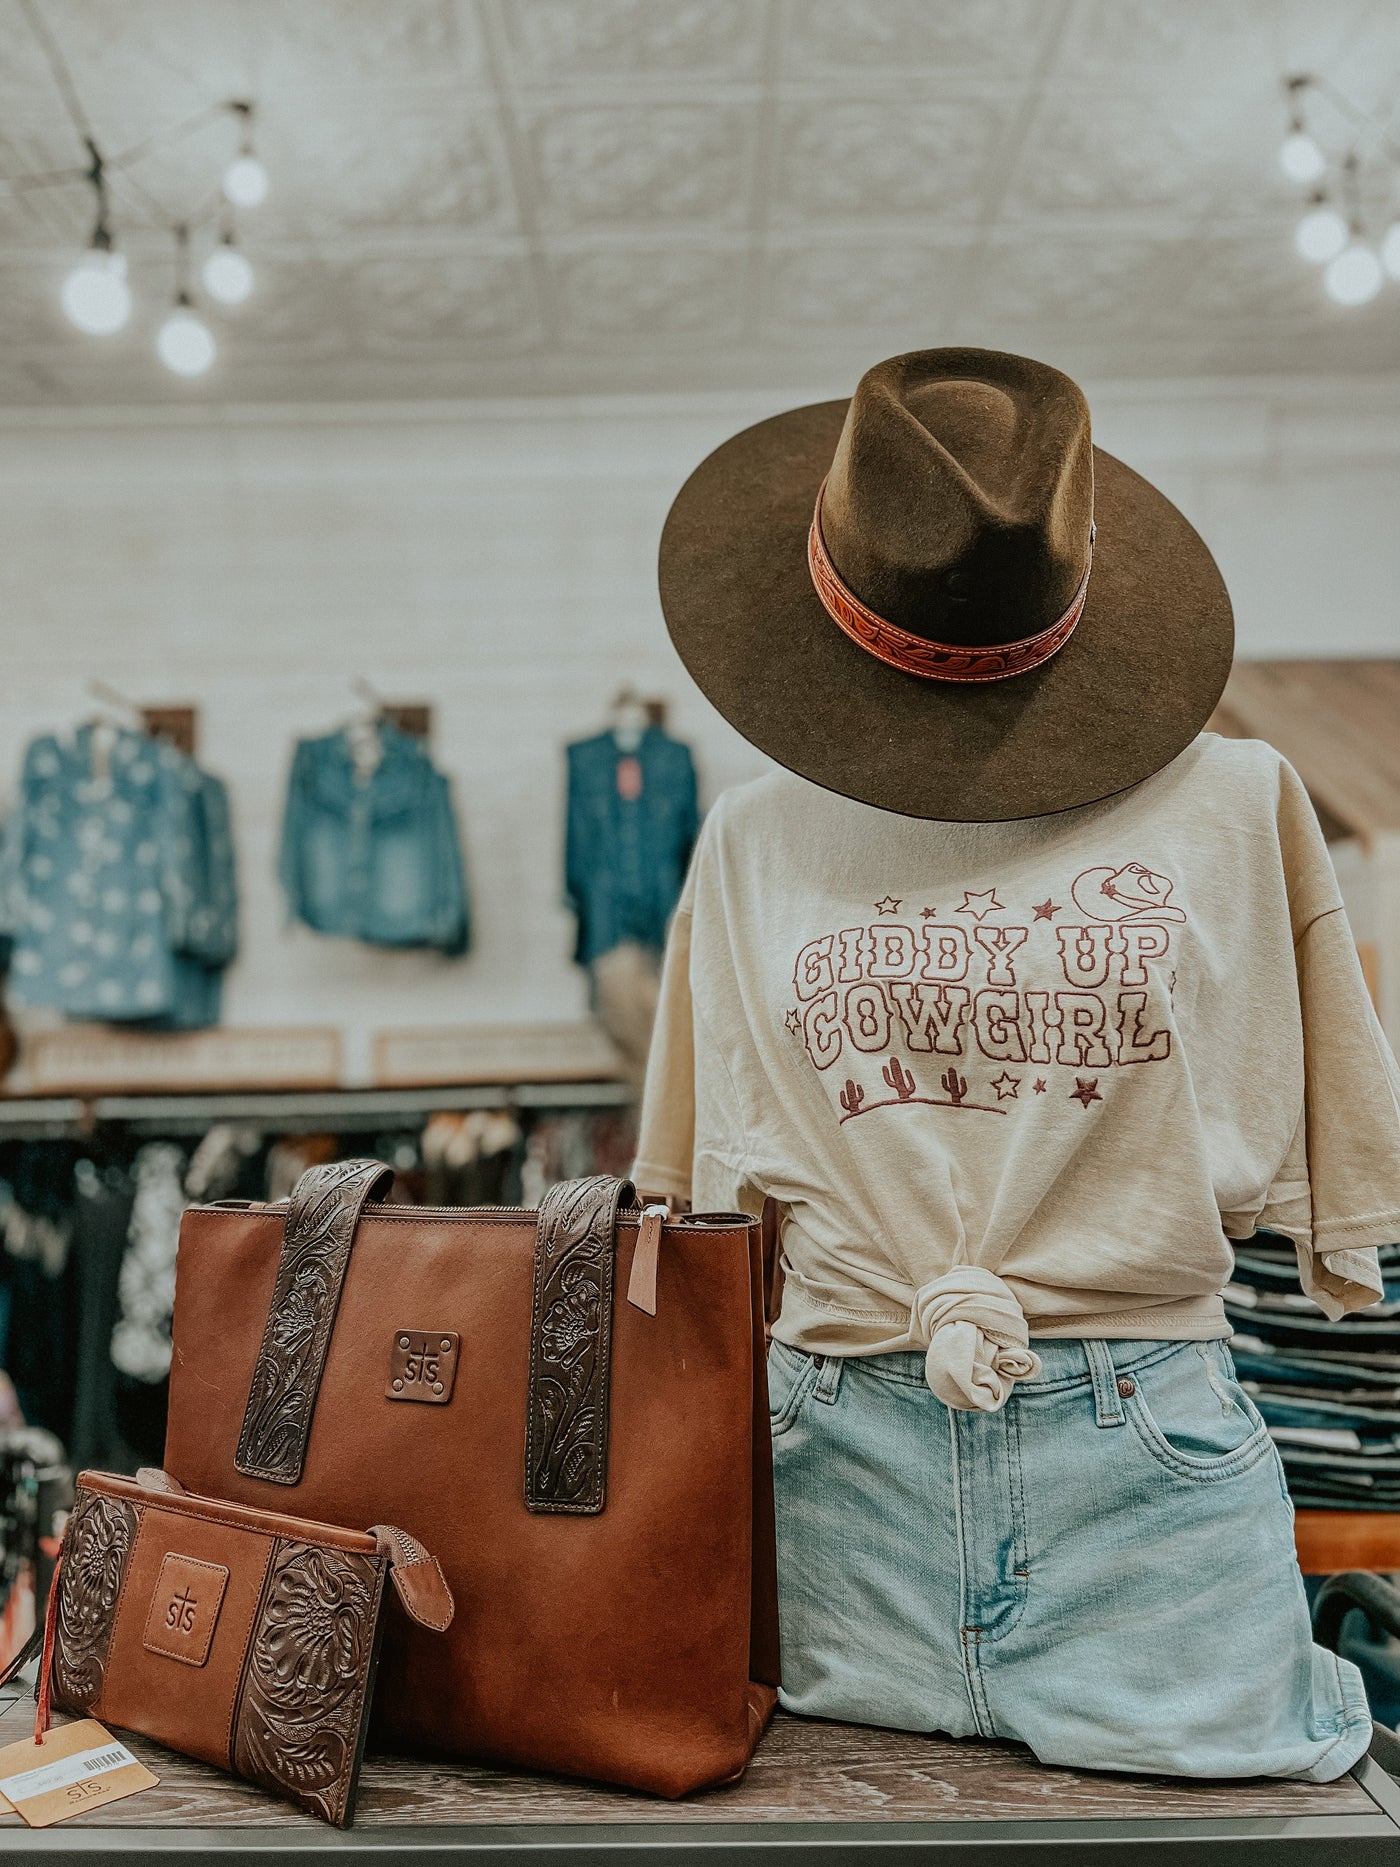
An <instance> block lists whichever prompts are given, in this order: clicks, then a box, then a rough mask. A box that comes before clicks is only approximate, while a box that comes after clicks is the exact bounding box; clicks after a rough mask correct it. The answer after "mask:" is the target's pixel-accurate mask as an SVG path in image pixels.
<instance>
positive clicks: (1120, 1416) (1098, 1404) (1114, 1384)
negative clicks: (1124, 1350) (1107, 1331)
mask: <svg viewBox="0 0 1400 1867" xmlns="http://www.w3.org/2000/svg"><path fill="white" fill-rule="evenodd" d="M1084 1358H1085V1360H1086V1361H1087V1362H1088V1364H1089V1378H1090V1380H1092V1382H1093V1384H1094V1424H1095V1426H1124V1425H1126V1424H1127V1419H1128V1416H1127V1414H1126V1413H1125V1412H1124V1411H1123V1401H1122V1397H1121V1396H1120V1394H1119V1392H1118V1371H1117V1369H1116V1368H1115V1367H1114V1365H1113V1356H1112V1355H1111V1354H1110V1353H1109V1349H1108V1344H1107V1342H1100V1341H1098V1340H1096V1339H1093V1338H1086V1339H1085V1342H1084Z"/></svg>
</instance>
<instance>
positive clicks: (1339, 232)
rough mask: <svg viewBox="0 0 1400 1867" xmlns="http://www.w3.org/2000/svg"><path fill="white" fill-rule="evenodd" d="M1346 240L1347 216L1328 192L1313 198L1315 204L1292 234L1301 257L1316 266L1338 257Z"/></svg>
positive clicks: (1319, 193)
mask: <svg viewBox="0 0 1400 1867" xmlns="http://www.w3.org/2000/svg"><path fill="white" fill-rule="evenodd" d="M1346 243H1347V223H1346V217H1345V215H1343V214H1339V213H1338V212H1337V210H1336V208H1334V207H1332V206H1331V205H1330V203H1329V202H1328V199H1327V197H1326V195H1325V194H1323V193H1321V191H1319V192H1318V193H1317V194H1315V195H1314V196H1313V198H1312V205H1311V207H1309V209H1308V211H1307V213H1306V214H1304V216H1303V218H1302V219H1301V220H1300V221H1299V222H1298V226H1297V229H1296V231H1295V232H1294V235H1293V244H1294V246H1295V247H1296V248H1297V251H1298V256H1299V258H1300V259H1310V260H1312V261H1313V262H1314V263H1315V264H1316V265H1319V266H1320V265H1322V263H1323V262H1324V261H1325V260H1329V259H1335V258H1336V256H1337V254H1338V253H1340V252H1341V250H1342V248H1343V247H1344V246H1345V245H1346Z"/></svg>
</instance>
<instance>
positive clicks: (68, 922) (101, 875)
mask: <svg viewBox="0 0 1400 1867" xmlns="http://www.w3.org/2000/svg"><path fill="white" fill-rule="evenodd" d="M0 931H3V932H5V933H8V935H9V936H10V937H11V939H12V942H13V954H12V959H11V977H10V986H9V992H10V999H11V1002H12V1003H13V1004H15V1005H16V1006H46V1007H49V1008H51V1009H53V1010H57V1011H62V1012H65V1013H66V1014H67V1015H68V1016H69V1017H70V1018H93V1019H102V1020H104V1021H108V1022H117V1023H139V1024H147V1025H150V1024H154V1025H164V1026H167V1027H173V1028H179V1029H190V1028H197V1027H200V1026H203V1025H208V1024H213V1023H217V1021H218V1016H219V1000H220V975H221V970H222V968H223V967H225V966H227V965H228V963H229V962H230V960H231V959H232V958H233V956H234V953H235V950H236V948H237V894H236V887H235V881H234V863H233V841H232V836H231V833H230V828H229V811H228V798H227V795H226V793H225V790H224V787H223V785H222V784H221V783H220V781H219V780H218V779H217V778H214V777H211V776H210V775H209V773H207V772H204V771H202V770H201V769H200V768H199V766H198V765H196V764H195V762H194V761H193V759H189V758H186V757H185V756H184V755H183V753H180V752H177V751H176V750H175V749H174V747H172V746H169V745H166V744H164V743H163V742H161V741H158V740H155V739H151V738H149V737H147V735H146V734H144V733H138V732H130V731H126V730H120V731H113V732H111V733H110V734H106V733H100V732H99V729H98V728H96V727H93V726H91V725H89V726H83V727H81V728H80V729H79V730H78V732H77V733H76V734H75V735H74V736H73V738H72V739H71V740H62V739H59V738H56V737H55V736H53V735H52V734H46V735H44V736H43V737H41V738H38V739H36V740H35V741H34V742H33V743H32V744H31V746H30V747H29V750H28V752H27V754H26V756H25V761H24V771H23V775H22V778H21V781H20V792H19V797H18V800H17V802H16V806H15V809H14V811H13V813H12V815H11V817H10V819H9V822H8V824H7V825H6V830H5V836H4V841H3V846H0Z"/></svg>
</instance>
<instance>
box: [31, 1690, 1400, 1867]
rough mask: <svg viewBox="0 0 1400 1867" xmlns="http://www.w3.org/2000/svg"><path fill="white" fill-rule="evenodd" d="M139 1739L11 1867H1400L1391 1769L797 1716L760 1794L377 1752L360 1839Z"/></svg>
mask: <svg viewBox="0 0 1400 1867" xmlns="http://www.w3.org/2000/svg"><path fill="white" fill-rule="evenodd" d="M6 1696H7V1697H8V1695H6ZM32 1718H33V1708H32V1705H31V1703H30V1701H29V1698H28V1695H26V1696H25V1697H24V1698H23V1699H22V1700H14V1699H10V1700H9V1702H8V1704H7V1705H6V1707H5V1709H4V1711H3V1713H0V1743H13V1742H14V1740H15V1739H16V1738H18V1737H21V1736H24V1735H26V1734H27V1733H28V1732H29V1731H30V1730H31V1729H32ZM124 1735H125V1734H124ZM126 1742H127V1743H128V1744H129V1746H130V1748H131V1750H132V1751H133V1752H134V1753H135V1754H136V1755H137V1756H139V1757H140V1758H141V1760H142V1761H143V1762H144V1763H146V1764H148V1765H149V1766H150V1768H151V1769H153V1770H154V1771H155V1772H156V1774H157V1775H158V1776H159V1777H160V1779H161V1780H160V1785H159V1787H158V1788H155V1789H149V1790H146V1791H144V1792H143V1793H142V1794H141V1795H138V1796H133V1797H131V1798H130V1799H129V1800H127V1801H125V1802H116V1803H111V1804H109V1805H108V1806H107V1807H106V1808H103V1809H97V1810H94V1811H93V1813H92V1814H91V1815H90V1816H77V1817H75V1818H74V1819H73V1820H71V1821H67V1822H64V1823H62V1824H61V1825H59V1826H58V1827H56V1828H49V1829H42V1830H31V1829H28V1828H25V1827H24V1826H23V1825H22V1823H21V1822H20V1819H19V1817H18V1816H16V1815H9V1816H4V1817H0V1867H17V1864H18V1863H27V1862H31V1861H33V1862H48V1861H51V1860H52V1859H53V1858H54V1857H55V1856H66V1855H73V1854H79V1855H81V1854H86V1855H88V1856H89V1857H90V1858H91V1859H93V1860H94V1861H100V1862H102V1863H104V1867H105V1863H106V1862H109V1861H111V1862H114V1863H119V1864H120V1867H138V1864H143V1867H144V1864H147V1863H149V1864H150V1867H183V1864H185V1863H193V1862H194V1861H196V1860H201V1861H207V1860H208V1859H209V1858H211V1857H212V1858H213V1859H214V1860H216V1861H217V1862H218V1863H219V1867H236V1864H237V1867H242V1864H243V1863H247V1864H248V1867H252V1864H253V1863H257V1867H276V1864H279V1863H281V1862H284V1861H285V1862H302V1861H310V1860H312V1859H320V1858H324V1857H325V1855H326V1854H327V1853H328V1852H331V1853H337V1854H340V1855H347V1854H348V1855H350V1856H352V1857H359V1856H363V1857H364V1858H365V1859H366V1860H371V1859H372V1860H374V1861H375V1862H377V1863H379V1867H391V1864H392V1867H398V1864H399V1863H400V1862H404V1863H411V1864H412V1867H447V1864H448V1863H452V1864H453V1867H545V1863H546V1862H550V1863H552V1862H554V1861H559V1862H561V1863H562V1862H565V1861H567V1867H603V1863H605V1862H607V1863H611V1862H616V1863H619V1867H621V1863H623V1862H624V1861H625V1862H626V1863H627V1867H700V1864H701V1863H702V1862H709V1861H712V1860H713V1857H714V1855H715V1853H716V1851H717V1850H723V1851H724V1853H726V1854H727V1855H728V1856H729V1859H730V1861H731V1862H733V1863H735V1867H737V1863H738V1862H739V1861H740V1860H742V1861H744V1862H755V1863H757V1862H759V1861H763V1862H765V1863H766V1862H767V1861H769V1860H772V1861H774V1862H777V1861H778V1860H780V1859H781V1861H783V1862H793V1861H794V1860H795V1862H796V1863H797V1867H814V1864H816V1867H848V1863H850V1861H851V1860H852V1859H853V1857H854V1856H855V1855H856V1854H858V1853H861V1852H863V1851H865V1850H867V1849H868V1850H871V1851H874V1850H879V1853H880V1855H881V1856H882V1858H883V1857H888V1856H889V1855H890V1854H891V1853H893V1854H894V1855H895V1856H897V1858H898V1860H899V1861H900V1862H901V1863H910V1864H911V1867H912V1863H914V1862H919V1863H923V1862H925V1861H927V1862H928V1863H929V1864H930V1867H957V1864H958V1863H961V1862H965V1861H967V1862H977V1863H989V1862H1001V1863H1006V1864H1007V1867H1009V1864H1010V1863H1012V1862H1016V1863H1020V1864H1024V1863H1028V1862H1031V1863H1034V1864H1035V1867H1084V1863H1086V1862H1090V1863H1093V1867H1117V1863H1120V1862H1122V1863H1128V1862H1132V1863H1134V1867H1136V1864H1137V1863H1140V1862H1151V1861H1155V1860H1157V1859H1158V1858H1161V1859H1162V1860H1164V1861H1165V1860H1168V1859H1169V1860H1170V1861H1171V1863H1172V1867H1207V1864H1208V1867H1218V1864H1220V1863H1230V1864H1231V1867H1256V1864H1257V1867H1265V1863H1267V1864H1268V1867H1275V1864H1276V1863H1288V1862H1296V1863H1298V1864H1299V1867H1303V1864H1304V1863H1307V1864H1308V1867H1317V1864H1318V1863H1320V1862H1322V1861H1324V1860H1325V1861H1332V1860H1337V1861H1343V1860H1344V1861H1345V1862H1346V1863H1347V1867H1352V1864H1353V1863H1355V1864H1356V1867H1369V1864H1370V1863H1380V1862H1385V1863H1390V1864H1392V1867H1393V1864H1395V1863H1400V1790H1397V1788H1396V1786H1395V1785H1394V1784H1393V1783H1392V1781H1391V1779H1390V1778H1389V1777H1388V1776H1387V1775H1386V1774H1385V1773H1384V1771H1382V1770H1381V1768H1380V1766H1379V1765H1378V1764H1377V1763H1375V1762H1373V1761H1372V1760H1371V1759H1369V1758H1367V1759H1365V1760H1363V1762H1362V1763H1361V1764H1359V1765H1358V1766H1357V1769H1356V1770H1355V1771H1354V1772H1353V1773H1352V1775H1350V1776H1346V1777H1343V1778H1342V1779H1341V1780H1340V1781H1339V1782H1336V1783H1326V1784H1310V1783H1280V1782H1268V1781H1253V1782H1248V1783H1237V1784H1225V1783H1187V1782H1181V1781H1177V1780H1173V1779H1170V1778H1164V1777H1126V1776H1111V1775H1095V1774H1091V1773H1088V1772H1084V1771H1075V1770H1054V1769H1045V1768H1042V1767H1041V1766H1040V1765H1039V1764H1037V1763H1035V1762H1034V1761H1033V1760H1032V1758H1031V1756H1030V1754H1029V1752H1027V1751H1024V1750H1021V1749H1019V1748H1017V1747H1014V1746H1011V1745H1002V1744H988V1743H980V1742H973V1741H968V1742H962V1743H955V1742H953V1741H952V1740H950V1739H947V1738H923V1737H913V1736H909V1735H906V1734H904V1733H901V1732H894V1731H871V1730H864V1729H858V1728H856V1727H854V1726H851V1725H839V1724H823V1723H818V1722H815V1721H807V1720H804V1719H798V1718H786V1717H783V1716H781V1715H780V1716H779V1717H778V1718H777V1719H776V1720H775V1722H774V1725H773V1728H772V1730H771V1731H770V1732H769V1734H768V1736H767V1737H766V1738H765V1740H764V1742H763V1743H762V1745H761V1746H760V1747H759V1751H758V1754H757V1756H756V1757H755V1759H754V1762H753V1766H752V1768H751V1769H750V1770H749V1773H748V1775H747V1776H746V1777H745V1779H744V1780H743V1782H741V1783H736V1784H734V1785H732V1786H731V1787H729V1788H725V1789H716V1790H711V1791H709V1792H707V1793H706V1794H703V1795H698V1796H693V1797H691V1798H689V1799H688V1800H687V1801H685V1802H680V1803H672V1802H659V1801H656V1800H655V1799H654V1798H652V1797H648V1796H637V1795H631V1794H628V1793H626V1792H624V1791H620V1790H609V1789H602V1788H596V1787H593V1786H591V1785H588V1784H584V1783H573V1782H566V1781H560V1780H555V1779H548V1778H543V1777H533V1776H524V1775H516V1774H512V1773H510V1772H507V1771H503V1770H497V1769H492V1768H490V1767H488V1766H480V1765H456V1764H444V1763H422V1762H410V1761H408V1760H406V1759H402V1758H395V1757H377V1756H371V1757H369V1758H367V1759H366V1762H365V1767H364V1771H363V1774H362V1777H361V1782H360V1798H359V1814H358V1818H357V1821H356V1825H355V1827H354V1828H353V1829H351V1830H349V1831H347V1832H339V1831H336V1830H332V1829H328V1828H326V1827H325V1826H324V1825H323V1824H322V1823H320V1822H317V1821H314V1820H313V1819H312V1818H311V1817H310V1816H306V1815H301V1814H298V1813H297V1812H296V1811H294V1810H292V1809H290V1808H288V1807H287V1806H286V1805H285V1804H283V1803H280V1802H278V1801H276V1800H275V1799H274V1798H273V1797H271V1796H269V1795H265V1794H264V1793H263V1792H262V1791H261V1790H258V1789H254V1788H253V1787H251V1786H250V1785H249V1784H246V1783H241V1782H239V1781H237V1780H236V1779H233V1778H230V1777H226V1776H222V1775H220V1774H219V1773H218V1772H217V1771H215V1770H211V1769H207V1768H205V1767H204V1766H203V1765H201V1764H196V1763H190V1762H187V1761H186V1760H185V1759H184V1758H181V1757H176V1756H174V1755H172V1754H171V1753H170V1752H169V1751H166V1750H162V1749H161V1748H160V1747H159V1746H158V1745H155V1744H150V1743H147V1742H145V1741H144V1740H143V1739H141V1738H137V1737H130V1736H127V1737H126ZM522 1856H528V1857H529V1860H528V1862H523V1861H522ZM724 1867H728V1863H725V1864H724Z"/></svg>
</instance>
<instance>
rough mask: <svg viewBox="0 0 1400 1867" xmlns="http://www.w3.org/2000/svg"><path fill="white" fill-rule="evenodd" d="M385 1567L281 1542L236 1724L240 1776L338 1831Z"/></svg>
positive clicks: (357, 1745)
mask: <svg viewBox="0 0 1400 1867" xmlns="http://www.w3.org/2000/svg"><path fill="white" fill-rule="evenodd" d="M386 1566H387V1565H386V1564H385V1562H384V1560H383V1559H382V1558H378V1557H374V1556H362V1555H356V1554H354V1553H353V1552H351V1551H348V1550H342V1549H332V1548H327V1547H325V1546H322V1545H312V1544H308V1543H298V1542H293V1541H290V1540H283V1541H279V1542H278V1544H277V1546H276V1548H275V1549H274V1551H273V1554H272V1559H271V1561H270V1562H269V1564H268V1570H267V1579H266V1581H265V1583H264V1585H263V1594H262V1602H261V1604H260V1606H259V1610H258V1618H257V1621H256V1623H255V1625H254V1628H253V1636H252V1639H251V1641H250V1642H249V1647H248V1657H247V1661H246V1669H245V1672H244V1676H243V1685H242V1689H241V1691H240V1694H239V1700H238V1706H237V1710H236V1712H235V1715H234V1735H233V1767H234V1769H235V1770H236V1771H237V1772H238V1773H239V1775H240V1776H246V1777H247V1778H248V1779H249V1780H250V1781H251V1782H255V1783H261V1784H262V1785H263V1787H264V1788H266V1789H273V1790H276V1791H277V1792H278V1793H279V1794H281V1795H285V1796H290V1797H291V1798H292V1800H293V1801H295V1802H298V1803H300V1804H301V1806H302V1807H303V1808H306V1809H309V1810H310V1811H311V1813H312V1814H313V1815H319V1816H321V1817H322V1819H323V1820H325V1821H328V1822H333V1823H335V1824H336V1825H337V1826H340V1825H343V1824H344V1822H345V1819H346V1814H347V1811H348V1809H349V1807H350V1800H351V1795H352V1792H353V1789H354V1784H355V1776H356V1772H357V1769H358V1766H359V1758H360V1751H361V1748H362V1740H363V1735H364V1723H365V1716H366V1712H367V1710H368V1700H369V1685H370V1674H371V1669H372V1663H373V1659H374V1638H375V1627H376V1623H377V1619H378V1609H379V1597H380V1594H381V1592H382V1590H383V1585H384V1572H385V1568H386Z"/></svg>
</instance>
